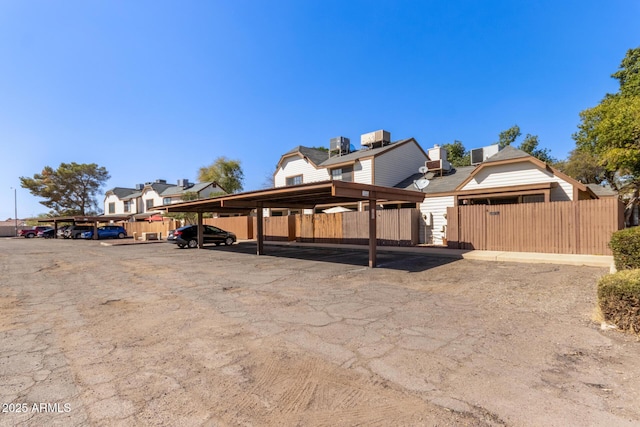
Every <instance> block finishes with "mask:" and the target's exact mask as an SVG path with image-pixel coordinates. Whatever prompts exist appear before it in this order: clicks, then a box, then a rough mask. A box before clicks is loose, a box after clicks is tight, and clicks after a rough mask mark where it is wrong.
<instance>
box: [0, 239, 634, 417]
mask: <svg viewBox="0 0 640 427" xmlns="http://www.w3.org/2000/svg"><path fill="white" fill-rule="evenodd" d="M0 250H1V251H2V252H4V254H5V255H6V256H3V257H2V258H0V262H1V264H0V267H1V269H2V271H1V273H2V277H3V283H2V285H1V286H0V308H1V310H0V343H1V344H2V345H1V346H0V403H3V404H4V405H5V408H6V412H4V413H0V425H15V424H24V425H43V424H52V423H59V424H64V425H84V424H93V425H114V424H122V425H211V424H213V425H381V426H382V425H385V426H386V425H469V426H476V425H479V426H482V425H493V426H495V425H523V426H537V425H584V424H589V425H603V426H604V425H607V426H610V425H637V424H638V423H639V422H640V409H638V405H637V404H636V402H638V401H639V400H640V394H639V393H640V390H639V388H640V386H639V385H640V367H639V366H638V364H637V355H638V354H639V352H640V343H639V342H638V341H637V339H636V338H634V337H632V336H629V335H624V334H620V333H618V332H616V331H602V330H600V325H599V324H596V323H594V322H593V321H592V320H591V317H592V312H593V307H594V305H595V283H596V279H597V277H599V276H600V275H602V274H604V273H605V272H606V271H604V270H602V269H596V268H586V267H570V266H554V265H543V264H507V263H483V262H477V261H476V262H474V261H455V262H453V261H451V260H444V259H435V258H427V257H424V256H418V255H406V254H405V255H401V256H394V255H391V254H381V258H380V260H379V264H380V265H381V267H382V268H379V269H368V268H365V267H363V265H366V262H367V261H366V257H367V255H366V252H345V251H335V250H310V249H304V250H303V249H298V248H271V247H269V248H268V251H269V252H270V253H272V254H274V255H277V256H264V257H257V256H255V255H254V254H253V252H254V250H255V247H254V246H252V245H236V246H233V247H231V248H226V247H219V248H212V249H210V250H179V249H176V248H175V246H174V245H169V244H155V245H139V246H137V245H127V246H121V247H105V246H101V245H100V244H99V243H98V242H85V241H80V242H78V241H57V240H51V241H42V240H29V241H26V240H13V239H8V240H0ZM42 403H45V404H49V405H50V406H48V407H47V406H45V407H44V408H45V409H48V410H46V411H37V410H34V406H33V405H34V404H37V405H40V404H42ZM10 405H13V406H10ZM18 405H20V406H19V408H20V409H27V410H25V411H20V412H17V411H16V408H17V407H18ZM66 405H68V406H66ZM37 408H40V407H39V406H37Z"/></svg>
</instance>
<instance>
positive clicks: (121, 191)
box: [107, 187, 138, 199]
mask: <svg viewBox="0 0 640 427" xmlns="http://www.w3.org/2000/svg"><path fill="white" fill-rule="evenodd" d="M136 191H138V190H136V189H135V188H125V187H115V188H112V189H111V190H109V191H107V193H108V192H111V193H113V194H115V195H116V196H117V197H118V199H123V198H125V197H127V196H129V195H131V194H133V193H135V192H136Z"/></svg>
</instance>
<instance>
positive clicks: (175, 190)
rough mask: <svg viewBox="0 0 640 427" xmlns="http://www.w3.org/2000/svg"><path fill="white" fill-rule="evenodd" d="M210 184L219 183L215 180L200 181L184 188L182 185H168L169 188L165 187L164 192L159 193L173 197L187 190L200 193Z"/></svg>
mask: <svg viewBox="0 0 640 427" xmlns="http://www.w3.org/2000/svg"><path fill="white" fill-rule="evenodd" d="M210 185H217V184H216V183H215V182H213V181H210V182H199V183H197V184H193V185H191V186H190V187H187V188H184V187H182V186H179V185H172V186H170V187H168V188H167V189H165V190H164V191H163V192H162V193H159V194H160V195H161V196H164V197H171V196H178V195H181V194H184V193H187V192H194V193H198V192H200V191H202V190H204V189H205V188H207V187H208V186H210Z"/></svg>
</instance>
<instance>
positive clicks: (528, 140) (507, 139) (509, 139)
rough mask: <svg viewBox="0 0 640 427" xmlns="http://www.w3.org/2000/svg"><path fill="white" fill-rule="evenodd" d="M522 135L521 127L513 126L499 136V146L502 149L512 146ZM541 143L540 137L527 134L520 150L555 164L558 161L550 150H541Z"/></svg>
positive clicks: (519, 147)
mask: <svg viewBox="0 0 640 427" xmlns="http://www.w3.org/2000/svg"><path fill="white" fill-rule="evenodd" d="M520 135H522V133H521V132H520V126H518V125H513V126H511V127H510V128H509V129H507V130H504V131H502V132H500V133H499V134H498V145H499V146H500V148H501V149H502V148H504V147H506V146H507V145H511V144H513V143H514V142H516V140H517V139H518V138H519V137H520ZM539 146H540V141H539V140H538V135H531V134H530V133H528V134H526V135H525V137H524V139H523V140H522V142H521V143H520V145H519V146H518V150H522V151H524V152H525V153H529V154H531V155H532V156H533V157H535V158H537V159H540V160H542V161H543V162H545V163H548V164H555V163H557V160H556V159H555V158H553V157H552V156H551V152H550V151H549V149H548V148H540V147H539Z"/></svg>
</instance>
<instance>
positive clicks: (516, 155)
mask: <svg viewBox="0 0 640 427" xmlns="http://www.w3.org/2000/svg"><path fill="white" fill-rule="evenodd" d="M523 157H531V155H530V154H529V153H526V152H524V151H522V150H518V149H517V148H515V147H512V146H510V145H507V146H506V147H504V148H503V149H502V150H500V151H498V152H497V153H496V154H494V155H493V156H491V157H489V158H488V159H487V160H485V161H484V162H483V163H491V162H500V161H503V160H512V159H520V158H523Z"/></svg>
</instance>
